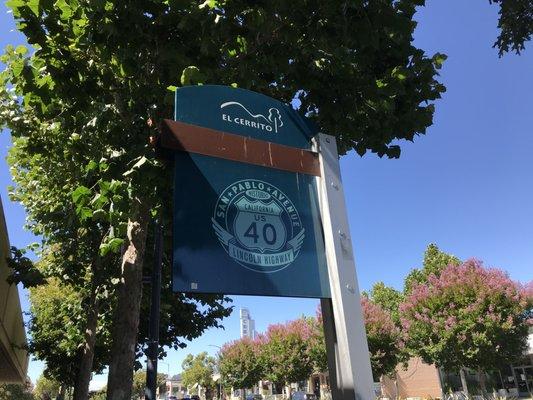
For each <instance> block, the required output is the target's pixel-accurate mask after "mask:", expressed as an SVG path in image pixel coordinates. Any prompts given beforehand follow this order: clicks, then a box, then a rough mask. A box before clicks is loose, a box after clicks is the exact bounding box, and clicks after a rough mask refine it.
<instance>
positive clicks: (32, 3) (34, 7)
mask: <svg viewBox="0 0 533 400" xmlns="http://www.w3.org/2000/svg"><path fill="white" fill-rule="evenodd" d="M26 5H27V6H28V7H29V8H30V10H31V11H32V12H33V13H34V14H35V16H37V17H38V16H39V0H28V2H27V3H26Z"/></svg>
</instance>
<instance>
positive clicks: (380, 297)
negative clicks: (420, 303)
mask: <svg viewBox="0 0 533 400" xmlns="http://www.w3.org/2000/svg"><path fill="white" fill-rule="evenodd" d="M363 295H364V296H366V297H368V298H369V299H370V300H371V301H372V303H374V304H377V305H379V306H380V307H381V308H382V309H383V310H385V311H387V312H388V313H389V314H390V317H391V318H392V320H393V321H394V323H395V324H396V325H399V324H400V312H399V310H398V307H399V306H400V303H401V302H402V301H403V295H402V293H401V292H400V291H398V290H396V289H394V288H392V287H390V286H387V285H385V284H384V283H383V282H377V283H375V284H374V286H372V289H371V290H370V292H369V293H363Z"/></svg>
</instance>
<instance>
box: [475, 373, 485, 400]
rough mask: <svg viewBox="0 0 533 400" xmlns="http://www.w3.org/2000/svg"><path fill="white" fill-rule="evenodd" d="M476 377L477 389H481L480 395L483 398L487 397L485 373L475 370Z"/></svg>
mask: <svg viewBox="0 0 533 400" xmlns="http://www.w3.org/2000/svg"><path fill="white" fill-rule="evenodd" d="M477 377H478V379H479V387H480V388H481V394H482V395H483V396H486V395H487V385H486V381H485V371H483V370H482V369H478V370H477Z"/></svg>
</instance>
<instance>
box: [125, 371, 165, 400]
mask: <svg viewBox="0 0 533 400" xmlns="http://www.w3.org/2000/svg"><path fill="white" fill-rule="evenodd" d="M166 381H167V376H166V375H165V374H161V373H158V374H157V387H158V388H159V395H160V396H162V395H163V394H164V393H166V391H167V386H166ZM145 388H146V371H144V370H142V371H136V372H135V373H134V374H133V390H132V392H133V397H134V398H135V399H137V400H144V396H145V392H144V390H145Z"/></svg>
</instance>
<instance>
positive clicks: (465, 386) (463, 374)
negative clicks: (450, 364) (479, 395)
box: [459, 368, 469, 397]
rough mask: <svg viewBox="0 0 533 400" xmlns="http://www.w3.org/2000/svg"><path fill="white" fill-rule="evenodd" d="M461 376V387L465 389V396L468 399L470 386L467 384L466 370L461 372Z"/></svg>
mask: <svg viewBox="0 0 533 400" xmlns="http://www.w3.org/2000/svg"><path fill="white" fill-rule="evenodd" d="M459 376H461V386H462V387H463V393H464V394H465V396H466V397H468V396H469V394H468V385H467V383H466V375H465V370H464V369H463V368H461V369H460V370H459Z"/></svg>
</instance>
